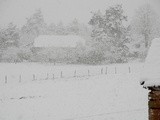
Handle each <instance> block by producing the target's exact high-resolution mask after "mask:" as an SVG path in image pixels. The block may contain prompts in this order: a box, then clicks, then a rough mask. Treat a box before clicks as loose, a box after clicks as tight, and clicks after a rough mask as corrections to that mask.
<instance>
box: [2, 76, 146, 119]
mask: <svg viewBox="0 0 160 120" xmlns="http://www.w3.org/2000/svg"><path fill="white" fill-rule="evenodd" d="M138 78H139V74H121V75H120V74H117V75H100V76H93V77H85V78H72V79H68V81H63V80H59V81H58V80H57V81H53V80H48V81H36V82H30V83H24V84H23V83H22V84H16V85H10V84H8V85H5V86H0V120H147V92H148V91H147V90H145V89H143V88H142V86H140V85H139V81H138Z"/></svg>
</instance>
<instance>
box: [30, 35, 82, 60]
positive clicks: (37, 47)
mask: <svg viewBox="0 0 160 120" xmlns="http://www.w3.org/2000/svg"><path fill="white" fill-rule="evenodd" d="M82 47H85V40H84V39H83V38H81V37H80V36H77V35H40V36H38V37H37V38H35V40H34V42H33V47H32V51H34V53H36V55H37V57H36V60H35V61H45V62H54V63H75V61H76V55H77V48H78V49H79V48H82Z"/></svg>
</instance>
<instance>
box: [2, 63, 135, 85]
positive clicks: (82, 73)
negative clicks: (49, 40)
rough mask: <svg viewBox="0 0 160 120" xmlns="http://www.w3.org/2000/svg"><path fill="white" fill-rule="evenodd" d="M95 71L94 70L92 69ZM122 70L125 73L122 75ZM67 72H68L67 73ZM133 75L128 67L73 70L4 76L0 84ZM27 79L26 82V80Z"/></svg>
mask: <svg viewBox="0 0 160 120" xmlns="http://www.w3.org/2000/svg"><path fill="white" fill-rule="evenodd" d="M94 69H95V68H94ZM122 70H123V71H125V72H123V73H122ZM68 71H70V72H69V73H68ZM131 73H134V71H133V69H132V68H131V67H130V66H128V67H125V68H120V69H119V67H108V66H107V67H99V68H98V69H96V71H95V70H93V69H92V68H90V69H87V68H86V69H84V70H80V69H75V70H67V71H63V70H60V71H56V72H55V73H54V72H53V73H51V72H48V73H43V74H41V73H40V74H37V73H33V74H29V75H27V74H26V75H25V74H19V75H14V76H11V75H5V76H4V79H2V77H1V81H0V82H1V84H8V83H15V82H16V83H22V82H25V81H38V80H56V79H61V78H63V79H64V78H66V79H68V78H78V77H91V76H99V75H113V74H114V75H116V74H131ZM26 79H27V80H26Z"/></svg>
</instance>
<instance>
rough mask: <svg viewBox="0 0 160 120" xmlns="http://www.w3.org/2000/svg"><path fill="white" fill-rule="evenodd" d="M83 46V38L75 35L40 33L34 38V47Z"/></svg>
mask: <svg viewBox="0 0 160 120" xmlns="http://www.w3.org/2000/svg"><path fill="white" fill-rule="evenodd" d="M77 45H82V46H85V40H84V39H82V38H81V37H79V36H77V35H40V36H38V37H37V38H35V40H34V44H33V46H34V47H40V48H48V47H56V48H75V47H76V46H77Z"/></svg>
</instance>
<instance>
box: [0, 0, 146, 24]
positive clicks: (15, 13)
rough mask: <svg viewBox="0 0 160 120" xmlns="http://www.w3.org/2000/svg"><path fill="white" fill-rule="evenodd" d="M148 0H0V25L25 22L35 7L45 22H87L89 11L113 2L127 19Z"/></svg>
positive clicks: (102, 7) (102, 9)
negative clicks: (120, 8) (39, 10)
mask: <svg viewBox="0 0 160 120" xmlns="http://www.w3.org/2000/svg"><path fill="white" fill-rule="evenodd" d="M147 1H148V0H0V26H5V25H7V24H8V23H9V22H13V23H15V24H17V25H18V26H21V25H23V24H25V22H26V18H27V17H29V16H30V15H32V14H33V13H34V12H35V10H36V9H39V8H40V9H41V10H42V12H43V15H44V19H45V21H46V22H47V23H58V22H60V21H62V22H64V23H69V22H71V21H72V20H73V19H74V18H77V19H78V20H79V21H80V22H83V23H85V24H87V23H88V21H89V19H90V18H91V15H92V14H91V11H97V10H99V9H100V10H101V11H104V10H105V9H106V8H107V7H108V6H111V5H113V4H122V5H123V8H124V10H125V12H126V14H127V15H128V16H129V19H131V17H132V16H133V14H134V11H135V9H137V8H138V7H139V6H141V5H142V4H144V3H147Z"/></svg>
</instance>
